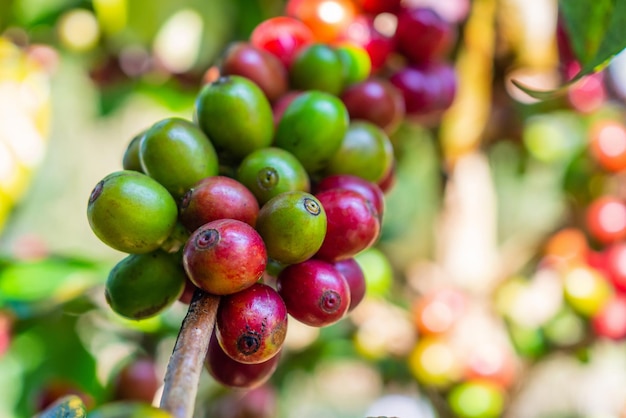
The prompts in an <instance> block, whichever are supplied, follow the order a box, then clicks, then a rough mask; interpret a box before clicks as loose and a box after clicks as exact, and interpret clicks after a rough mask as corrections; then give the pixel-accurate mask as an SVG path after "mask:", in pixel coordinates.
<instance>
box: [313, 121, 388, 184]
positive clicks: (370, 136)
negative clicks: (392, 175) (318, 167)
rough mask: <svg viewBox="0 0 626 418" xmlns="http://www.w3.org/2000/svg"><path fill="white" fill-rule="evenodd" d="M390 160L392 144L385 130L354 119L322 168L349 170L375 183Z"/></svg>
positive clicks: (334, 171)
mask: <svg viewBox="0 0 626 418" xmlns="http://www.w3.org/2000/svg"><path fill="white" fill-rule="evenodd" d="M392 162H393V146H392V145H391V141H390V140H389V137H388V136H387V134H386V133H385V131H383V130H382V129H381V128H379V127H378V126H376V125H374V124H373V123H370V122H367V121H355V122H352V123H351V124H350V127H349V128H348V131H347V132H346V135H345V136H344V138H343V141H342V142H341V146H340V147H339V150H337V152H336V153H335V154H334V155H333V156H332V157H331V159H330V161H329V162H328V165H327V166H326V169H325V170H324V172H325V173H326V174H327V175H332V174H352V175H354V176H358V177H361V178H363V179H365V180H368V181H371V182H374V183H377V182H378V181H380V180H381V179H382V178H383V177H384V176H385V174H387V172H388V171H389V170H390V169H391V164H392Z"/></svg>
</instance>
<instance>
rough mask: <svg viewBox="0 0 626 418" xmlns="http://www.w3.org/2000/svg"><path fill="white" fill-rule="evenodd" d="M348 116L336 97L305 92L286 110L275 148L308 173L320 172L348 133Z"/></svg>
mask: <svg viewBox="0 0 626 418" xmlns="http://www.w3.org/2000/svg"><path fill="white" fill-rule="evenodd" d="M348 124H349V115H348V111H347V110H346V107H345V106H344V104H343V102H342V101H341V100H339V98H337V97H335V96H333V95H331V94H328V93H324V92H321V91H307V92H304V93H302V94H300V95H299V96H298V97H296V98H295V99H294V100H293V102H291V104H290V105H289V106H288V107H287V109H286V110H285V113H284V114H283V116H282V118H281V119H280V122H279V123H278V128H277V130H276V137H275V138H274V145H275V146H277V147H279V148H283V149H286V150H287V151H289V152H291V153H292V154H293V155H294V156H295V157H296V158H297V159H298V160H299V161H300V162H301V163H302V165H303V166H304V168H305V169H306V170H307V171H308V172H309V173H314V172H317V171H320V170H321V169H323V168H324V167H325V166H326V164H327V163H328V160H329V159H330V158H331V157H332V156H333V155H334V154H335V152H337V150H338V149H339V147H340V146H341V141H342V140H343V137H344V136H345V134H346V131H347V130H348Z"/></svg>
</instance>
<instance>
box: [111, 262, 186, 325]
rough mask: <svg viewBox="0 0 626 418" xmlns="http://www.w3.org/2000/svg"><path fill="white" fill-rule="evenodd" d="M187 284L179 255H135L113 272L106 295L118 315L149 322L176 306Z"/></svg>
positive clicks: (116, 267)
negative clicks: (149, 319) (171, 306)
mask: <svg viewBox="0 0 626 418" xmlns="http://www.w3.org/2000/svg"><path fill="white" fill-rule="evenodd" d="M185 280H186V275H185V271H184V269H183V267H182V265H181V264H180V259H179V258H178V257H177V256H176V255H175V254H168V253H165V252H163V251H155V252H152V253H149V254H131V255H129V256H127V257H125V258H124V259H123V260H121V261H120V262H119V263H117V264H116V265H115V267H113V268H112V269H111V271H110V272H109V276H108V277H107V281H106V283H105V287H104V290H105V293H104V295H105V298H106V301H107V303H108V304H109V306H110V307H111V309H112V310H113V311H114V312H115V313H117V314H118V315H121V316H123V317H125V318H129V319H145V318H150V317H152V316H155V315H157V314H159V313H161V312H163V311H164V310H165V309H167V308H168V307H169V306H170V305H172V304H173V303H174V302H175V301H176V300H177V299H178V298H179V297H180V296H181V295H182V293H183V289H184V287H185ZM147 289H149V291H147Z"/></svg>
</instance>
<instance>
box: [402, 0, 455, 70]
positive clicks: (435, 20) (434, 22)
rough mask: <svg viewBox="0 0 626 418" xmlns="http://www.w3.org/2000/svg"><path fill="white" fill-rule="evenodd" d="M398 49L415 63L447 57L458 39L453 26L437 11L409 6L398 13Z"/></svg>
mask: <svg viewBox="0 0 626 418" xmlns="http://www.w3.org/2000/svg"><path fill="white" fill-rule="evenodd" d="M394 36H395V42H396V49H397V51H398V52H400V53H401V54H403V55H404V56H405V57H406V58H408V60H409V61H411V62H414V63H419V62H425V61H430V60H433V59H436V58H440V57H442V56H443V55H445V54H446V53H447V52H448V51H449V50H450V48H451V47H452V44H453V42H454V40H455V38H456V33H455V31H454V27H453V26H452V25H451V24H450V23H448V22H446V21H445V20H444V19H443V18H442V17H441V16H439V15H438V14H437V13H436V12H435V11H434V10H432V9H429V8H425V7H406V8H403V9H402V10H401V11H400V12H399V13H398V27H397V28H396V33H395V35H394Z"/></svg>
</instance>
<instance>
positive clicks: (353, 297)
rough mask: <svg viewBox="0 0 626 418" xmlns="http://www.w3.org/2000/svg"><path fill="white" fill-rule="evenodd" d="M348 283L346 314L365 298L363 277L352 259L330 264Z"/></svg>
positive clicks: (361, 271)
mask: <svg viewBox="0 0 626 418" xmlns="http://www.w3.org/2000/svg"><path fill="white" fill-rule="evenodd" d="M330 264H331V265H332V266H333V267H335V268H336V269H337V271H338V272H339V273H341V274H342V275H343V277H344V278H345V279H346V281H347V282H348V287H349V288H350V306H349V307H348V312H350V311H352V310H353V309H354V308H356V307H357V306H358V305H359V303H361V301H362V300H363V298H364V297H365V290H366V287H365V275H364V274H363V270H362V269H361V266H360V265H359V263H357V261H356V260H355V259H354V258H348V259H345V260H340V261H335V262H332V263H330Z"/></svg>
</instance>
